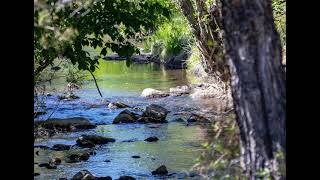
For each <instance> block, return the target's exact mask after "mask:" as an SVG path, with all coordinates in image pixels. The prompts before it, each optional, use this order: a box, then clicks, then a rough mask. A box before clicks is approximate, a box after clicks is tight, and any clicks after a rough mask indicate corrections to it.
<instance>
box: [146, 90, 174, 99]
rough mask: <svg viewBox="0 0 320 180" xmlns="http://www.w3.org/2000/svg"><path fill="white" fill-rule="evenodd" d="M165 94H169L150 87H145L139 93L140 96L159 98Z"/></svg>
mask: <svg viewBox="0 0 320 180" xmlns="http://www.w3.org/2000/svg"><path fill="white" fill-rule="evenodd" d="M166 96H169V94H168V93H165V92H162V91H159V90H156V89H152V88H146V89H144V90H143V91H142V93H141V97H147V98H160V97H166Z"/></svg>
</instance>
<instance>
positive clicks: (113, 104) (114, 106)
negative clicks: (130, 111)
mask: <svg viewBox="0 0 320 180" xmlns="http://www.w3.org/2000/svg"><path fill="white" fill-rule="evenodd" d="M128 107H130V106H129V105H126V104H124V103H121V102H111V103H109V104H108V108H110V109H118V108H128Z"/></svg>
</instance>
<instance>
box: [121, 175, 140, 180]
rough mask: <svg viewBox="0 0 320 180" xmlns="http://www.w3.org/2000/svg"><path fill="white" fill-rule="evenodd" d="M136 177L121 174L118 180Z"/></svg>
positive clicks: (133, 179)
mask: <svg viewBox="0 0 320 180" xmlns="http://www.w3.org/2000/svg"><path fill="white" fill-rule="evenodd" d="M135 179H136V178H134V177H132V176H120V178H119V179H118V180H135Z"/></svg>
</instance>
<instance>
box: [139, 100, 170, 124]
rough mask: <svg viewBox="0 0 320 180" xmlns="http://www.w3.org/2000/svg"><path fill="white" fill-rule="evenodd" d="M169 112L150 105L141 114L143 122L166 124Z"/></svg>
mask: <svg viewBox="0 0 320 180" xmlns="http://www.w3.org/2000/svg"><path fill="white" fill-rule="evenodd" d="M168 113H169V111H168V110H167V109H165V108H163V107H161V106H159V105H155V104H151V105H149V106H147V108H146V110H145V111H144V112H143V114H142V118H144V121H147V122H152V123H166V122H167V121H166V120H165V119H166V117H167V114H168Z"/></svg>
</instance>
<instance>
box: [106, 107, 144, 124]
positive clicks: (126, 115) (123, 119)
mask: <svg viewBox="0 0 320 180" xmlns="http://www.w3.org/2000/svg"><path fill="white" fill-rule="evenodd" d="M137 120H138V117H137V115H136V114H135V113H132V112H130V111H129V110H127V109H125V110H123V111H122V112H120V113H119V114H118V116H116V117H115V118H114V119H113V122H112V123H113V124H119V123H134V122H136V121H137Z"/></svg>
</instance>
